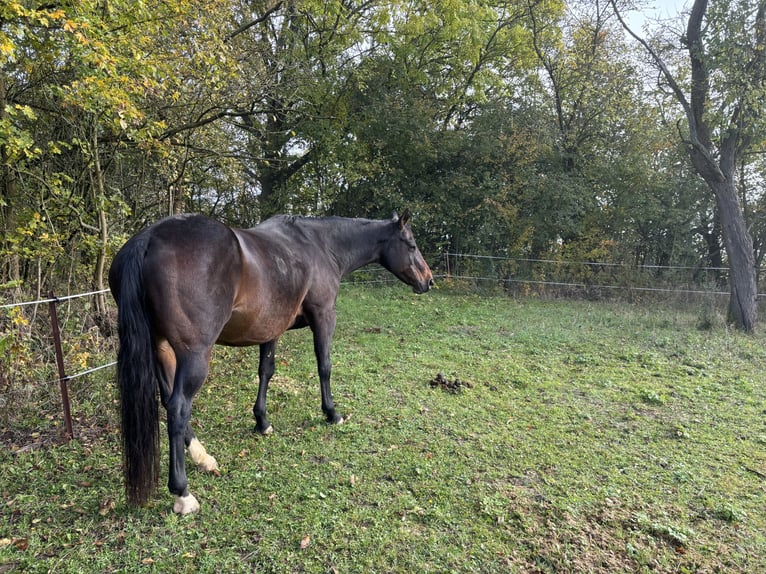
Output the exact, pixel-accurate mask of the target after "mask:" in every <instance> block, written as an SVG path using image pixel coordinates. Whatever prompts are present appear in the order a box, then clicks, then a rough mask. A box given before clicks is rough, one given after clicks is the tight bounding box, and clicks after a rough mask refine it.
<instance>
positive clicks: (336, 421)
mask: <svg viewBox="0 0 766 574" xmlns="http://www.w3.org/2000/svg"><path fill="white" fill-rule="evenodd" d="M349 418H350V415H347V416H346V417H345V418H344V417H342V416H340V415H333V416H331V417H327V422H328V423H330V424H331V425H342V424H343V423H345V422H346V421H347V420H348V419H349Z"/></svg>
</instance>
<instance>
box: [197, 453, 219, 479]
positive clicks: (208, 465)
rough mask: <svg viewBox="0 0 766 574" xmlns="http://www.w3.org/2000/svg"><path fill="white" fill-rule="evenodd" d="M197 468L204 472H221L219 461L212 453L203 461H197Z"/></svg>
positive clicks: (217, 473)
mask: <svg viewBox="0 0 766 574" xmlns="http://www.w3.org/2000/svg"><path fill="white" fill-rule="evenodd" d="M197 468H198V469H199V470H201V471H202V472H212V473H213V474H215V475H219V474H221V472H220V469H219V468H218V461H217V460H216V459H215V458H213V457H212V456H210V455H208V456H207V458H206V459H205V460H203V461H202V462H199V463H197Z"/></svg>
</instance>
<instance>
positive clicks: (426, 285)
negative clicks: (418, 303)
mask: <svg viewBox="0 0 766 574" xmlns="http://www.w3.org/2000/svg"><path fill="white" fill-rule="evenodd" d="M434 285H435V283H434V279H433V277H429V278H428V280H427V281H422V282H418V283H416V284H415V285H413V286H412V291H413V292H414V293H415V294H417V295H420V294H422V293H426V292H427V291H430V290H431V287H433V286H434Z"/></svg>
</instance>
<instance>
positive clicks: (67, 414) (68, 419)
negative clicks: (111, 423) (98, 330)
mask: <svg viewBox="0 0 766 574" xmlns="http://www.w3.org/2000/svg"><path fill="white" fill-rule="evenodd" d="M48 295H49V298H50V302H49V303H48V305H49V309H50V313H51V327H52V328H53V344H54V347H55V349H56V364H57V365H58V368H59V387H60V388H61V402H62V403H63V405H64V424H65V425H66V434H67V440H72V438H73V437H74V432H73V431H72V409H71V408H70V404H69V389H68V388H67V381H68V380H69V377H67V376H66V371H65V370H64V352H63V351H62V350H61V333H60V332H59V318H58V314H57V313H56V303H58V299H57V298H56V296H55V295H54V294H53V291H51V292H50V293H49V294H48Z"/></svg>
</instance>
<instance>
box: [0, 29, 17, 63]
mask: <svg viewBox="0 0 766 574" xmlns="http://www.w3.org/2000/svg"><path fill="white" fill-rule="evenodd" d="M15 54H16V44H14V43H13V41H12V40H11V39H10V38H9V37H8V36H7V35H5V34H0V56H4V57H5V59H6V60H7V61H9V62H10V61H12V60H13V57H14V55H15Z"/></svg>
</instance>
